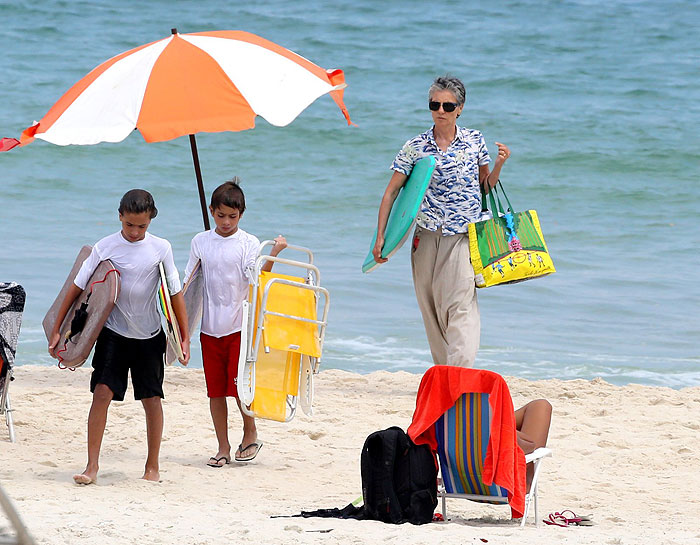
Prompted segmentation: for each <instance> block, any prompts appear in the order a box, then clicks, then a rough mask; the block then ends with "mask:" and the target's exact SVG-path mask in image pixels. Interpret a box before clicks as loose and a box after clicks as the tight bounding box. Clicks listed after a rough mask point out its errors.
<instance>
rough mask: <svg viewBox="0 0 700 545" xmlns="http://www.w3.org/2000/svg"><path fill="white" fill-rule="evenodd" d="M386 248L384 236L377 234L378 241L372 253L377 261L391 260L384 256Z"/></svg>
mask: <svg viewBox="0 0 700 545" xmlns="http://www.w3.org/2000/svg"><path fill="white" fill-rule="evenodd" d="M383 248H384V237H379V236H377V242H376V243H375V244H374V248H372V255H373V256H374V260H375V261H376V262H377V263H386V262H387V261H389V260H388V259H387V258H386V257H382V249H383Z"/></svg>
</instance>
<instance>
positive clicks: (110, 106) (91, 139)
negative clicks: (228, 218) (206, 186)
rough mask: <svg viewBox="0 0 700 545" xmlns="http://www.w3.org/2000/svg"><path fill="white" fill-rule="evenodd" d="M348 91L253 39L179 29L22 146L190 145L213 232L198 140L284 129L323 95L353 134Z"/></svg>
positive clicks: (107, 66)
mask: <svg viewBox="0 0 700 545" xmlns="http://www.w3.org/2000/svg"><path fill="white" fill-rule="evenodd" d="M345 87H346V84H345V76H344V74H343V72H342V70H324V69H323V68H321V67H319V66H317V65H315V64H313V63H312V62H310V61H308V60H307V59H305V58H304V57H301V56H300V55H297V54H296V53H293V52H292V51H289V50H288V49H285V48H283V47H281V46H279V45H277V44H274V43H272V42H270V41H268V40H265V39H263V38H261V37H259V36H256V35H254V34H250V33H248V32H242V31H213V32H197V33H192V34H178V33H177V30H175V29H173V31H172V35H171V36H169V37H167V38H165V39H163V40H158V41H156V42H153V43H150V44H146V45H143V46H141V47H137V48H135V49H132V50H130V51H127V52H125V53H122V54H121V55H117V56H116V57H113V58H112V59H110V60H108V61H106V62H104V63H102V64H100V65H99V66H98V67H96V68H95V69H94V70H92V72H90V73H89V74H88V75H87V76H85V77H84V78H82V79H81V80H80V81H78V82H77V83H76V84H75V85H73V87H71V88H70V89H69V90H68V91H67V92H66V93H65V94H64V95H63V96H62V97H61V99H60V100H59V101H58V102H56V104H54V105H53V106H52V107H51V109H50V110H49V111H48V113H47V114H46V115H45V116H44V117H43V118H42V119H41V120H40V121H38V122H35V124H34V125H33V126H31V127H29V128H28V129H26V130H25V131H24V132H23V133H22V136H21V138H20V141H19V144H20V145H26V144H29V143H30V142H32V141H33V140H34V139H35V138H40V139H42V140H46V141H47V142H51V143H53V144H58V145H61V146H64V145H69V144H97V143H99V142H120V141H122V140H124V139H125V138H126V137H127V136H128V135H129V134H130V133H131V132H132V131H133V130H134V129H138V130H139V132H140V133H141V135H142V136H143V137H144V139H145V140H146V141H147V142H161V141H164V140H171V139H173V138H177V137H179V136H183V135H190V143H191V145H192V152H193V157H194V160H195V171H196V172H197V177H198V180H197V181H198V183H199V190H200V200H201V203H202V212H203V215H204V221H205V226H206V227H207V228H208V217H207V215H206V205H205V203H204V199H203V197H204V192H203V187H202V182H201V175H200V174H199V164H198V159H197V154H196V144H195V140H194V136H193V135H194V134H196V133H198V132H221V131H241V130H245V129H251V128H253V127H254V126H255V117H256V116H261V117H262V118H264V119H265V120H267V121H268V122H269V123H270V124H272V125H276V126H279V127H283V126H285V125H288V124H289V123H291V122H292V121H293V120H294V119H295V118H296V117H297V116H298V115H299V114H300V113H301V112H302V111H303V110H304V109H305V108H306V107H307V106H309V105H310V104H311V103H312V102H313V101H314V100H316V99H317V98H319V97H320V96H322V95H324V94H326V93H328V94H330V95H331V97H332V98H333V100H334V101H335V102H336V104H337V105H338V107H339V108H340V109H341V111H342V112H343V115H344V116H345V119H346V120H347V122H348V124H350V123H351V121H350V116H349V114H348V112H347V109H346V108H345V105H344V104H343V89H344V88H345ZM6 147H7V146H6Z"/></svg>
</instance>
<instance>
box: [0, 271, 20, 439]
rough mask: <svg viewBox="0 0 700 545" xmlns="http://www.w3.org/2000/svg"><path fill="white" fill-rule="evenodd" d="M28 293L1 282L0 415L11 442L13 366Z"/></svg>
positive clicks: (12, 436) (12, 284) (13, 437)
mask: <svg viewBox="0 0 700 545" xmlns="http://www.w3.org/2000/svg"><path fill="white" fill-rule="evenodd" d="M25 300H26V293H25V291H24V288H23V287H22V286H20V285H19V284H17V283H15V282H0V416H4V417H5V422H6V423H7V429H8V431H9V435H10V442H12V443H14V442H15V428H14V421H13V419H12V406H11V403H10V383H11V382H12V380H14V379H13V377H12V366H13V365H14V363H15V354H16V351H17V340H18V339H19V330H20V326H21V325H22V313H23V312H24V302H25Z"/></svg>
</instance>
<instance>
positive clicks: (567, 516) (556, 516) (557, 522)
mask: <svg viewBox="0 0 700 545" xmlns="http://www.w3.org/2000/svg"><path fill="white" fill-rule="evenodd" d="M592 518H593V515H581V516H579V515H577V514H576V513H574V512H573V511H572V510H571V509H565V510H564V511H562V512H561V513H558V512H554V513H550V514H549V516H548V517H547V518H546V519H543V520H542V522H544V523H545V524H549V525H550V526H561V527H566V526H593V525H594V524H595V523H594V522H593V520H592Z"/></svg>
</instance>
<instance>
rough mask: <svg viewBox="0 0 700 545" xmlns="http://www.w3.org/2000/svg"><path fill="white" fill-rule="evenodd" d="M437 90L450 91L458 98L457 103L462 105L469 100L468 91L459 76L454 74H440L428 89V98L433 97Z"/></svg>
mask: <svg viewBox="0 0 700 545" xmlns="http://www.w3.org/2000/svg"><path fill="white" fill-rule="evenodd" d="M435 91H449V92H450V93H452V94H453V95H454V96H455V98H456V99H457V104H459V105H460V106H462V105H463V104H464V103H465V102H466V100H467V91H466V89H465V88H464V84H463V83H462V81H461V80H460V79H459V78H455V77H452V76H438V77H437V78H435V81H434V82H433V84H432V85H431V86H430V89H429V90H428V100H430V99H431V98H432V97H433V93H434V92H435Z"/></svg>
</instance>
